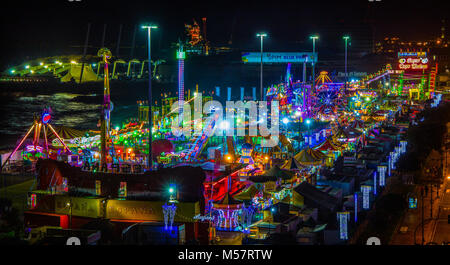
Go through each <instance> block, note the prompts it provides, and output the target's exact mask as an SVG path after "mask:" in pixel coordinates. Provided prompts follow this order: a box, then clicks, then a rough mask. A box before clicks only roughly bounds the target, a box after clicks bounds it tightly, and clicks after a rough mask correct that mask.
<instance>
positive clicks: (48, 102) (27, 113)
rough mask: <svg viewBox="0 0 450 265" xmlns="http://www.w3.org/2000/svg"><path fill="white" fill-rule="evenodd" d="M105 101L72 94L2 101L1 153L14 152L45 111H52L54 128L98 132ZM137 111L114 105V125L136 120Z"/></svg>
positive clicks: (0, 111) (133, 105) (124, 103)
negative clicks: (20, 138) (65, 127)
mask: <svg viewBox="0 0 450 265" xmlns="http://www.w3.org/2000/svg"><path fill="white" fill-rule="evenodd" d="M101 103H102V97H99V96H96V95H95V94H91V95H81V94H70V93H55V94H53V95H36V96H34V97H29V96H27V97H25V96H24V97H9V98H1V104H0V113H1V124H2V125H1V126H0V149H5V148H13V147H14V145H15V143H16V141H17V140H18V139H19V137H21V135H24V134H25V133H26V131H27V129H28V128H29V127H30V126H31V125H32V123H33V116H34V115H35V114H40V113H41V111H42V110H43V109H44V108H45V107H51V109H52V111H53V113H52V121H51V123H52V124H53V125H64V126H67V127H72V128H76V129H80V130H88V129H92V130H98V129H99V128H97V123H98V120H99V117H100V111H101ZM136 114H137V107H136V106H135V104H130V102H120V100H119V101H118V102H114V110H113V112H112V113H111V116H112V117H111V118H112V124H113V125H114V126H116V125H119V124H120V122H122V121H123V120H125V119H126V118H129V117H135V116H136Z"/></svg>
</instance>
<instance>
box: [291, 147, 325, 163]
mask: <svg viewBox="0 0 450 265" xmlns="http://www.w3.org/2000/svg"><path fill="white" fill-rule="evenodd" d="M294 158H295V160H297V161H298V162H299V163H300V164H301V165H305V166H317V165H321V164H322V163H323V162H324V160H325V158H326V155H325V154H324V153H322V152H321V151H316V150H314V149H311V148H307V149H303V150H302V151H300V153H298V154H296V155H295V156H294Z"/></svg>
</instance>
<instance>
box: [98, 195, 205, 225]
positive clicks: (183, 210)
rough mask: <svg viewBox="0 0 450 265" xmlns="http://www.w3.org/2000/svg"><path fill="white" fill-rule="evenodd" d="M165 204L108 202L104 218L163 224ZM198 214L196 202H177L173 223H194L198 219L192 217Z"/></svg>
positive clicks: (156, 202)
mask: <svg viewBox="0 0 450 265" xmlns="http://www.w3.org/2000/svg"><path fill="white" fill-rule="evenodd" d="M165 203H166V202H163V201H130V200H108V202H107V207H106V218H108V219H127V220H143V221H159V222H163V221H164V213H163V210H162V206H163V205H164V204H165ZM199 214H200V206H199V203H198V202H195V203H194V202H179V203H177V211H176V213H175V217H174V222H182V223H185V222H195V221H198V219H194V217H195V216H197V215H199Z"/></svg>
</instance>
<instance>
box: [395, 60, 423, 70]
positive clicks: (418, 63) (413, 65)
mask: <svg viewBox="0 0 450 265" xmlns="http://www.w3.org/2000/svg"><path fill="white" fill-rule="evenodd" d="M398 68H399V69H401V70H427V69H428V58H419V57H404V58H400V59H398Z"/></svg>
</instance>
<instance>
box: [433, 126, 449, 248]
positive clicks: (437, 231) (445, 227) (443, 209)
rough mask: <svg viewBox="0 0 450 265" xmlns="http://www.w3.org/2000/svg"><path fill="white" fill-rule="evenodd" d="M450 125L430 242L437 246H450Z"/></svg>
mask: <svg viewBox="0 0 450 265" xmlns="http://www.w3.org/2000/svg"><path fill="white" fill-rule="evenodd" d="M449 143H450V123H448V124H447V137H446V139H445V146H444V150H443V151H444V169H443V170H444V172H443V173H444V183H443V185H442V193H441V194H440V195H441V199H440V201H439V207H438V208H439V209H438V216H437V219H436V220H435V221H434V227H433V232H432V240H431V242H433V243H437V244H443V243H444V244H447V242H448V244H450V224H449V223H448V216H449V215H450V168H449V166H450V161H449V160H448V156H449V155H450V148H448V147H449ZM445 147H447V148H445Z"/></svg>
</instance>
